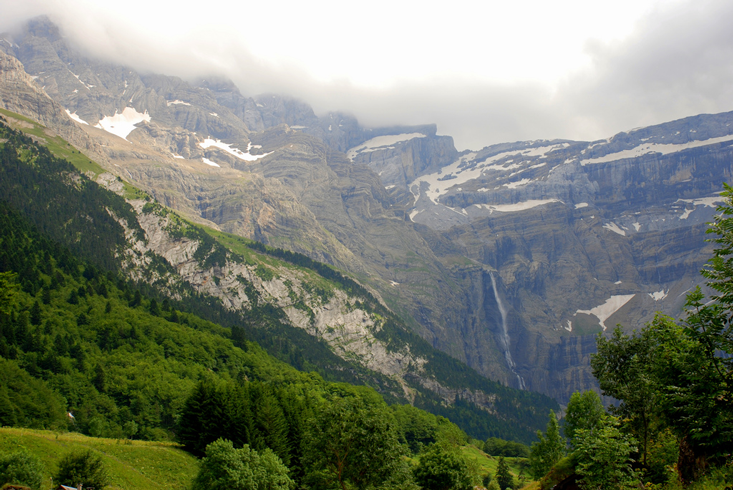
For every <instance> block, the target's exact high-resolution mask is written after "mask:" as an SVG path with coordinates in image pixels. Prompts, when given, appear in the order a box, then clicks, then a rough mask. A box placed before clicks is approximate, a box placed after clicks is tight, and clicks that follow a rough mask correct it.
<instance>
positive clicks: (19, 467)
mask: <svg viewBox="0 0 733 490" xmlns="http://www.w3.org/2000/svg"><path fill="white" fill-rule="evenodd" d="M6 483H10V484H13V485H25V486H28V487H31V488H32V489H33V490H40V489H41V485H42V483H43V464H42V463H41V461H40V460H39V459H38V458H36V457H35V456H33V455H32V454H30V453H28V452H27V451H25V450H22V451H18V452H15V453H11V454H7V455H4V456H0V486H3V485H5V484H6Z"/></svg>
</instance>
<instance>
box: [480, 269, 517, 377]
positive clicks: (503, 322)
mask: <svg viewBox="0 0 733 490" xmlns="http://www.w3.org/2000/svg"><path fill="white" fill-rule="evenodd" d="M489 276H490V277H491V287H492V288H493V289H494V299H495V300H496V305H497V306H498V307H499V313H500V314H501V334H502V343H503V344H504V346H503V347H504V358H505V359H506V363H507V365H508V366H509V369H510V370H511V372H512V373H514V375H515V376H516V377H517V381H518V382H519V389H521V390H524V389H525V386H524V379H522V377H521V376H520V375H519V374H517V371H516V370H515V369H514V368H515V364H514V361H513V360H512V352H511V350H510V349H509V345H510V343H509V330H508V328H507V325H506V308H504V303H502V301H501V297H500V296H499V291H498V290H497V289H496V279H495V278H494V274H492V273H489Z"/></svg>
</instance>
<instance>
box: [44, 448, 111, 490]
mask: <svg viewBox="0 0 733 490" xmlns="http://www.w3.org/2000/svg"><path fill="white" fill-rule="evenodd" d="M54 481H55V482H58V483H60V484H62V485H66V486H69V487H77V486H78V485H79V484H81V485H82V486H83V488H93V489H94V490H103V489H104V488H105V487H106V486H107V485H109V477H108V476H107V470H106V468H105V467H104V463H103V462H102V457H101V456H99V455H98V454H96V453H94V452H93V451H92V450H91V449H87V450H85V451H76V452H72V453H67V454H65V455H64V456H63V457H62V458H61V461H59V469H58V471H57V472H56V475H55V476H54Z"/></svg>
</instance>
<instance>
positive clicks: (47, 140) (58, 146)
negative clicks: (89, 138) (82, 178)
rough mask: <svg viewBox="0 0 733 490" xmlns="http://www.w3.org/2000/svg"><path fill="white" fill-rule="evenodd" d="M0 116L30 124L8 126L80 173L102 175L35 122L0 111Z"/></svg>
mask: <svg viewBox="0 0 733 490" xmlns="http://www.w3.org/2000/svg"><path fill="white" fill-rule="evenodd" d="M0 114H3V115H5V116H8V117H12V118H14V119H18V120H21V121H23V122H26V123H28V124H30V125H31V126H32V127H30V128H29V127H21V126H20V125H14V124H12V123H11V124H10V126H12V127H14V129H19V130H21V131H23V132H24V133H26V134H29V135H33V136H35V137H37V138H39V139H40V140H41V143H42V144H43V145H44V146H45V147H46V148H48V150H49V151H50V152H51V153H53V154H54V155H55V156H57V157H59V158H64V159H66V160H68V161H69V162H70V163H71V164H72V165H74V166H75V167H76V168H77V169H79V171H80V172H82V173H86V172H91V173H93V174H94V175H95V176H97V175H99V174H101V173H104V172H105V170H104V169H103V168H102V167H101V166H100V165H99V164H98V163H96V162H94V161H92V160H91V159H90V158H89V157H87V156H86V155H84V154H83V153H82V152H81V151H79V150H77V149H76V148H74V147H73V146H71V145H70V144H69V143H68V142H67V141H66V140H65V139H63V138H62V137H60V136H49V135H48V134H47V133H46V128H45V127H44V126H43V125H41V124H38V123H37V122H35V121H33V120H32V119H29V118H27V117H25V116H21V115H20V114H16V113H14V112H10V111H7V110H5V109H0Z"/></svg>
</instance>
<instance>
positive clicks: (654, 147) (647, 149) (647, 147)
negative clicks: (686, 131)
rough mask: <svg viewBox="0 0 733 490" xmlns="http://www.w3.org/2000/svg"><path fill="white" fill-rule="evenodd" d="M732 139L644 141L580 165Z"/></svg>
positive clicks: (732, 135) (728, 136)
mask: <svg viewBox="0 0 733 490" xmlns="http://www.w3.org/2000/svg"><path fill="white" fill-rule="evenodd" d="M731 140H733V134H729V135H727V136H720V137H718V138H709V139H706V140H698V141H690V142H688V143H683V144H680V145H676V144H658V143H645V144H643V145H639V146H637V147H635V148H631V149H629V150H623V151H618V152H616V153H609V154H608V155H604V156H602V157H598V158H589V159H587V160H581V161H580V164H581V165H590V164H594V163H606V162H614V161H616V160H623V159H625V158H636V157H640V156H642V155H646V154H649V153H661V154H662V155H667V154H669V153H676V152H678V151H682V150H686V149H688V148H698V147H701V146H707V145H714V144H716V143H722V142H725V141H731Z"/></svg>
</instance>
